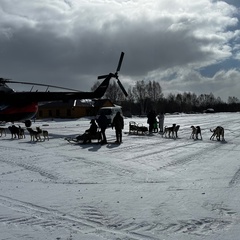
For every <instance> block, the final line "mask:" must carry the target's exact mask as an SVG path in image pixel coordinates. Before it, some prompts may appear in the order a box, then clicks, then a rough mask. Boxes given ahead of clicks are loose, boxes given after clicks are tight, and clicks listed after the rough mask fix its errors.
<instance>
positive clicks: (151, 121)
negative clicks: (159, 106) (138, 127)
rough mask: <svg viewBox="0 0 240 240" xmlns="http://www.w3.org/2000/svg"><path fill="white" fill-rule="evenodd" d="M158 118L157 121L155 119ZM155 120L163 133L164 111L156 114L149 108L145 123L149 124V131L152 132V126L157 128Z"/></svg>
mask: <svg viewBox="0 0 240 240" xmlns="http://www.w3.org/2000/svg"><path fill="white" fill-rule="evenodd" d="M157 118H158V121H157ZM157 122H158V124H159V129H160V133H163V130H164V129H163V125H164V113H163V112H161V113H160V114H159V115H158V116H157V115H156V112H155V111H154V110H151V111H150V112H149V113H148V115H147V123H148V125H149V132H150V133H152V132H153V130H154V128H157Z"/></svg>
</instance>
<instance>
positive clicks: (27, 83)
mask: <svg viewBox="0 0 240 240" xmlns="http://www.w3.org/2000/svg"><path fill="white" fill-rule="evenodd" d="M3 82H6V83H18V84H25V85H36V86H43V87H48V88H49V87H52V88H58V89H63V90H69V91H74V92H79V90H76V89H72V88H65V87H60V86H54V85H49V84H42V83H33V82H20V81H19V82H18V81H12V80H8V79H3Z"/></svg>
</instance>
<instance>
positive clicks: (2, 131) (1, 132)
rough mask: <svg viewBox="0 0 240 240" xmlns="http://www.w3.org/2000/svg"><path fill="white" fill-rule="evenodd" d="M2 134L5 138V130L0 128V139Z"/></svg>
mask: <svg viewBox="0 0 240 240" xmlns="http://www.w3.org/2000/svg"><path fill="white" fill-rule="evenodd" d="M3 133H4V134H5V136H6V129H5V128H2V127H1V128H0V134H1V135H0V137H1V136H2V135H3Z"/></svg>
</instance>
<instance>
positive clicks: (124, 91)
mask: <svg viewBox="0 0 240 240" xmlns="http://www.w3.org/2000/svg"><path fill="white" fill-rule="evenodd" d="M117 83H118V85H119V87H120V88H121V90H122V92H123V93H124V95H125V97H127V96H128V94H127V91H126V90H125V88H124V87H123V85H122V83H121V82H120V80H119V79H117Z"/></svg>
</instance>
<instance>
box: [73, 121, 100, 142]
mask: <svg viewBox="0 0 240 240" xmlns="http://www.w3.org/2000/svg"><path fill="white" fill-rule="evenodd" d="M90 124H91V125H90V128H89V129H87V130H86V131H85V133H84V134H83V135H80V136H78V137H77V138H76V139H77V140H78V141H79V140H83V143H87V142H89V143H90V142H91V136H92V135H95V134H96V133H97V129H98V126H97V124H96V121H95V120H94V119H92V120H91V122H90Z"/></svg>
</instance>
